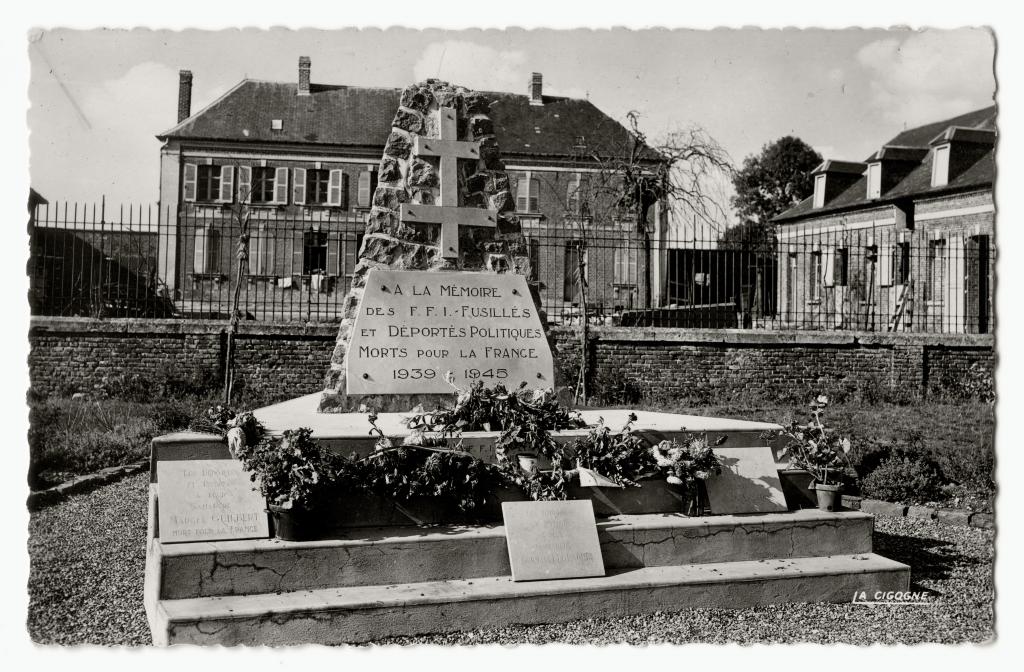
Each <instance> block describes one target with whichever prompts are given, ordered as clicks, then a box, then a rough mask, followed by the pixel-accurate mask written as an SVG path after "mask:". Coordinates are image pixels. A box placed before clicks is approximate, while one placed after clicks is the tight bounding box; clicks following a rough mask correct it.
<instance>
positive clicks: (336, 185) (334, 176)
mask: <svg viewBox="0 0 1024 672" xmlns="http://www.w3.org/2000/svg"><path fill="white" fill-rule="evenodd" d="M363 175H369V173H363V174H362V175H360V176H359V189H360V192H359V193H360V196H359V198H360V205H362V191H361V190H362V188H363V187H362V182H363ZM344 177H345V173H344V171H341V170H332V171H331V175H330V182H329V183H328V186H327V205H336V206H339V207H340V206H341V204H342V203H341V191H342V189H341V187H342V183H343V182H344Z"/></svg>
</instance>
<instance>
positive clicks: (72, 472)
mask: <svg viewBox="0 0 1024 672" xmlns="http://www.w3.org/2000/svg"><path fill="white" fill-rule="evenodd" d="M207 405H209V404H206V403H202V402H198V401H193V402H191V403H189V402H177V401H162V402H147V403H143V402H136V401H123V400H119V399H103V400H99V401H77V400H76V401H73V400H71V399H45V400H41V401H35V402H33V403H31V404H30V407H29V431H28V444H29V474H28V482H29V487H31V488H32V489H33V490H41V489H44V488H49V487H52V486H54V485H58V484H60V483H62V482H64V481H66V480H67V479H69V478H71V477H73V476H77V475H81V474H88V473H91V472H94V471H97V470H99V469H103V468H105V467H112V466H117V465H121V464H127V463H129V462H137V461H138V460H141V459H144V458H146V457H148V456H149V442H150V441H151V440H152V438H153V437H154V436H159V435H160V434H164V433H167V432H173V431H177V430H181V429H185V428H186V427H187V426H188V424H189V421H190V420H191V419H192V418H193V417H195V415H196V414H197V413H198V412H199V410H200V409H201V408H205V407H206V406H207Z"/></svg>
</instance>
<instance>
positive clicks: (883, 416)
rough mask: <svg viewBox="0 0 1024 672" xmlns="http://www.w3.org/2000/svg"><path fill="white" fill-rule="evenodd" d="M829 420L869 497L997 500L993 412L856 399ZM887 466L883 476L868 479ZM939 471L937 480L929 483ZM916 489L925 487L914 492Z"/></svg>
mask: <svg viewBox="0 0 1024 672" xmlns="http://www.w3.org/2000/svg"><path fill="white" fill-rule="evenodd" d="M640 408H643V409H646V410H652V411H664V412H669V413H684V414H689V415H708V416H717V417H724V418H738V419H741V420H754V421H762V422H775V423H779V424H784V423H786V422H788V421H789V420H791V419H797V420H800V421H803V420H805V419H806V410H805V409H806V405H797V404H793V403H790V402H787V401H777V400H771V399H763V398H738V399H733V400H731V401H729V402H708V401H705V400H703V399H698V400H677V401H658V402H651V403H644V404H641V405H640ZM823 419H824V421H825V424H826V426H828V427H829V428H833V429H835V430H836V431H837V432H839V433H840V434H841V435H844V436H848V437H849V438H850V441H851V442H852V443H853V450H852V451H851V455H850V457H851V461H852V462H853V466H854V468H855V469H856V471H857V476H858V479H859V481H860V485H861V488H862V490H863V493H862V494H864V495H865V496H869V497H876V498H878V499H887V500H888V501H898V502H900V503H903V504H938V505H943V506H955V507H958V508H972V509H975V510H979V511H980V510H990V499H991V497H992V496H993V495H994V494H995V480H994V479H995V407H994V406H993V405H992V404H988V403H984V402H981V401H977V400H966V401H964V400H961V401H948V400H926V401H917V402H915V403H912V404H905V403H903V401H902V400H900V402H899V403H891V402H879V403H874V404H872V403H866V402H864V401H861V400H852V399H851V400H846V401H842V402H839V403H835V402H833V403H832V404H830V405H829V407H828V408H827V409H826V411H825V413H824V416H823ZM883 466H884V469H883V472H882V473H881V474H877V475H875V476H874V477H873V478H868V477H869V475H871V474H872V473H873V472H875V471H876V470H878V469H879V468H881V467H883ZM932 470H934V471H935V472H936V474H935V475H936V479H932V478H930V477H928V474H929V473H930V472H931V471H932ZM914 483H920V484H921V487H919V488H913V487H908V484H914Z"/></svg>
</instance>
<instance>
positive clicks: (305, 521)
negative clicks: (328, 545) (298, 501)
mask: <svg viewBox="0 0 1024 672" xmlns="http://www.w3.org/2000/svg"><path fill="white" fill-rule="evenodd" d="M269 510H270V517H271V520H272V521H273V523H274V536H275V537H276V538H278V539H281V540H282V541H311V540H313V539H317V538H319V537H320V536H321V534H322V533H323V523H322V518H321V517H320V516H317V515H316V514H314V513H310V512H309V511H305V510H302V509H285V508H282V507H280V506H277V505H275V504H271V505H270V507H269Z"/></svg>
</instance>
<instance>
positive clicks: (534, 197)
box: [530, 177, 540, 212]
mask: <svg viewBox="0 0 1024 672" xmlns="http://www.w3.org/2000/svg"><path fill="white" fill-rule="evenodd" d="M530 212H540V180H538V179H537V178H536V177H531V178H530Z"/></svg>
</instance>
